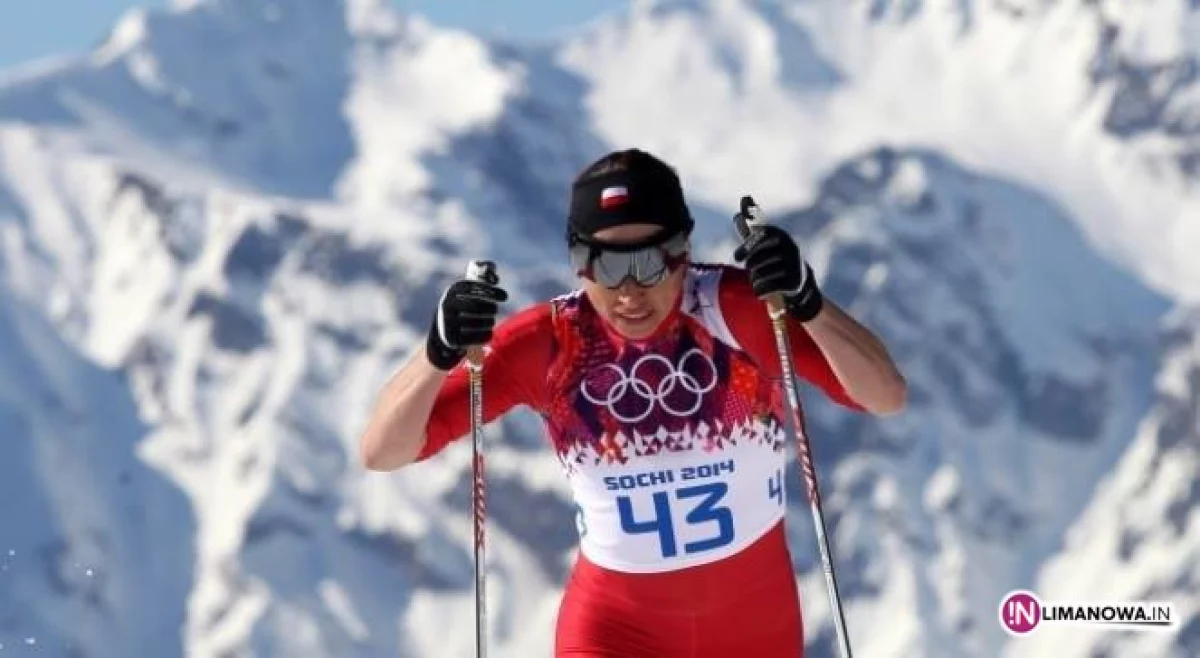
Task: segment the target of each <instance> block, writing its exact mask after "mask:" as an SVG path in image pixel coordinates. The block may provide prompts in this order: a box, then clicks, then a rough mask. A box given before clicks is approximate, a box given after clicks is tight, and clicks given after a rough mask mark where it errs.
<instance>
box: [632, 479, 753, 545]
mask: <svg viewBox="0 0 1200 658" xmlns="http://www.w3.org/2000/svg"><path fill="white" fill-rule="evenodd" d="M727 493H729V485H728V484H726V483H724V482H708V483H705V484H697V485H694V486H690V487H681V488H679V489H675V490H673V491H669V492H668V491H656V492H655V493H654V494H653V495H652V496H651V501H652V503H653V509H654V512H653V516H650V515H646V516H643V517H640V518H639V517H638V516H637V515H635V511H634V509H633V501H632V500H631V499H630V497H629V496H618V497H617V513H618V514H619V515H620V517H621V529H622V530H624V531H625V532H627V533H629V534H643V533H657V534H658V541H659V546H660V548H661V549H662V556H663V557H664V558H667V557H675V556H676V555H678V554H679V540H678V536H677V534H676V529H675V527H676V526H675V523H676V519H675V518H674V513H673V512H672V505H671V498H672V497H673V498H675V499H676V500H678V501H681V503H682V505H681V506H682V507H684V508H686V510H687V511H686V512H684V514H683V519H682V522H683V523H684V524H685V525H686V526H689V527H697V526H698V527H702V528H705V529H707V531H708V532H707V533H706V535H707V536H705V537H704V538H702V539H696V540H694V541H689V542H685V543H684V544H683V552H684V553H685V554H688V555H690V554H693V553H702V552H704V551H711V550H712V549H714V548H720V547H722V546H725V545H727V544H729V543H731V542H732V541H733V539H734V533H733V512H731V511H730V510H729V508H728V507H725V506H723V505H720V504H719V503H720V502H721V500H722V499H723V498H724V497H725V494H727ZM647 517H648V518H647ZM689 534H691V533H689Z"/></svg>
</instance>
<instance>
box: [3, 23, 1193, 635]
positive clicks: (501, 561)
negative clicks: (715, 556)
mask: <svg viewBox="0 0 1200 658" xmlns="http://www.w3.org/2000/svg"><path fill="white" fill-rule="evenodd" d="M1193 5H1194V3H1191V4H1189V3H1187V2H1184V1H1183V0H1156V1H1152V2H1143V3H1137V4H1130V3H1117V2H1095V1H1084V0H1059V1H1056V2H1018V1H1017V0H1005V1H1004V2H978V1H975V0H956V1H955V2H948V1H947V2H931V1H928V0H926V1H924V2H922V1H920V0H911V1H906V2H888V1H875V2H871V3H865V2H858V1H853V2H847V1H844V0H807V1H802V0H793V1H767V0H759V1H751V0H712V1H706V2H636V3H633V4H631V5H630V7H628V8H627V9H624V10H621V11H617V12H614V13H612V14H610V15H607V16H604V17H601V18H599V19H597V20H596V21H595V22H593V23H591V24H589V25H585V26H582V27H581V28H580V29H579V30H578V31H577V32H575V33H572V34H568V35H565V36H563V37H562V38H561V39H560V40H557V41H554V42H549V43H542V44H529V43H512V42H502V41H498V40H485V39H481V38H479V37H477V36H474V35H471V34H467V33H464V32H461V31H456V30H449V29H445V28H442V27H438V26H434V25H431V24H429V23H427V22H426V21H424V20H422V19H420V18H419V17H413V16H404V15H399V14H397V13H396V12H394V11H393V10H391V9H390V8H389V7H388V6H387V5H386V4H385V3H384V2H382V0H378V1H377V0H196V1H192V2H182V1H179V2H177V3H176V5H175V6H174V7H173V8H172V9H170V10H169V11H168V10H164V11H135V12H132V13H130V14H128V15H127V16H126V17H125V18H124V19H123V20H122V21H121V22H120V23H119V25H117V26H116V27H115V28H114V30H113V32H112V33H111V34H110V35H109V37H108V39H107V40H106V41H105V43H103V44H102V45H101V46H99V47H98V48H97V49H96V50H95V51H93V52H91V53H89V54H87V55H86V56H83V57H78V58H64V59H61V60H56V61H51V62H46V63H40V64H36V65H31V66H29V67H26V68H24V69H20V70H16V71H12V72H10V73H8V74H5V75H4V76H2V77H0V281H2V282H3V285H2V286H0V341H2V342H0V345H3V355H0V363H3V365H4V370H3V372H4V373H5V374H7V375H9V376H8V377H6V380H8V381H9V386H7V387H4V388H0V391H3V395H2V396H0V419H2V418H10V419H11V422H3V426H4V427H5V428H7V429H8V431H7V432H6V436H8V437H10V438H9V439H8V440H9V442H10V443H11V444H13V446H14V447H13V448H10V451H9V452H8V453H6V454H7V455H9V456H10V457H13V459H11V460H7V461H5V462H4V463H5V465H6V467H7V469H8V470H6V472H5V476H4V478H3V482H4V483H5V485H4V487H5V489H4V490H5V492H6V493H8V494H9V498H8V499H7V500H8V501H10V502H7V503H6V504H5V506H4V507H0V509H3V510H4V517H3V519H0V567H2V569H0V584H3V585H4V587H0V645H2V650H3V651H4V652H5V654H6V655H7V654H8V653H10V652H11V653H12V654H14V655H25V653H29V654H30V655H32V653H33V652H34V651H37V652H40V654H41V655H67V656H70V655H88V656H93V655H96V656H108V655H111V656H133V655H137V656H142V655H147V656H156V657H157V656H164V657H169V656H177V655H178V656H183V655H186V656H189V657H190V656H196V657H209V656H213V657H215V656H247V657H249V656H255V657H258V656H287V657H289V658H290V657H293V656H295V657H300V658H302V657H308V656H313V657H317V656H339V657H341V656H347V657H348V656H364V657H365V656H381V655H388V656H420V657H426V656H431V657H433V656H455V657H457V656H463V655H469V653H470V648H471V646H472V636H471V634H470V633H468V632H464V633H462V635H461V636H456V635H454V634H453V633H452V632H451V631H454V630H456V629H457V630H463V631H468V630H469V629H470V628H471V625H472V614H473V598H472V592H471V587H472V580H471V553H470V543H469V536H470V515H469V511H468V508H467V504H468V488H467V486H466V485H467V479H468V477H469V462H468V458H469V447H468V446H466V445H465V444H464V445H462V446H460V447H458V448H452V449H450V450H448V451H447V452H446V453H445V454H444V455H442V456H439V458H438V459H436V460H434V461H432V462H430V463H428V464H422V465H419V466H415V467H412V468H411V469H407V470H404V471H401V472H399V473H395V474H387V475H384V474H367V473H365V472H364V471H363V469H362V468H361V467H360V466H359V465H358V463H357V460H356V454H355V448H356V446H355V438H356V435H357V432H358V431H359V429H360V428H361V426H362V423H363V422H364V420H365V414H366V413H367V412H368V410H369V408H370V405H371V403H372V402H373V399H374V395H375V393H376V392H377V390H378V387H379V385H380V384H381V383H382V381H383V380H384V379H385V378H386V377H387V376H388V375H389V374H390V373H391V372H392V371H393V370H394V368H395V367H397V365H399V363H400V362H402V360H403V359H404V358H406V356H407V354H408V353H409V352H410V351H411V350H412V349H414V348H418V347H419V345H420V341H421V340H422V337H423V334H424V331H425V327H426V326H427V323H428V314H429V313H430V310H431V308H432V304H433V302H434V300H435V299H436V296H437V295H438V294H439V293H440V290H441V289H442V287H443V286H444V285H445V284H446V283H447V282H448V281H449V280H450V278H451V277H453V276H457V275H459V273H460V272H461V270H462V269H463V267H464V265H465V261H466V259H467V258H474V257H490V258H494V259H496V260H498V261H499V262H500V263H501V268H502V269H501V275H502V277H503V278H504V280H505V281H506V283H507V284H508V285H509V287H510V290H511V292H512V293H513V302H512V303H511V305H510V306H511V307H512V308H516V307H518V306H520V305H521V304H523V303H526V302H529V301H532V300H534V299H539V298H544V297H545V296H547V295H549V294H553V293H557V292H560V291H562V290H564V289H565V288H566V287H567V286H569V285H571V280H570V279H569V278H568V277H567V276H566V274H567V272H566V268H565V262H564V260H565V259H564V255H563V253H562V247H561V243H560V241H559V240H560V239H561V231H562V218H561V217H562V213H563V207H564V204H565V201H566V195H567V186H568V183H569V180H570V179H571V177H572V176H573V175H574V173H575V171H576V170H577V169H578V168H579V167H581V166H582V165H584V164H585V163H586V162H588V161H589V160H591V159H592V158H594V157H595V156H596V155H598V154H600V153H602V152H603V151H605V150H607V149H609V148H618V147H624V146H627V145H630V144H633V145H639V146H642V147H645V148H649V149H650V150H653V151H655V152H657V153H659V154H661V155H663V156H664V157H666V158H667V159H669V160H670V161H672V162H673V163H675V164H677V165H678V167H679V169H680V172H681V174H682V175H683V177H684V181H685V184H686V185H687V187H688V192H689V196H690V198H691V199H692V200H693V210H694V211H695V213H696V215H697V217H698V219H699V221H700V227H699V229H698V232H699V234H700V236H699V239H698V243H699V244H701V245H703V248H704V251H705V255H706V256H707V257H709V258H714V259H721V260H725V259H727V258H728V254H729V253H731V252H732V243H731V242H730V241H729V238H730V236H731V227H730V223H729V217H730V214H731V213H732V211H733V209H734V208H735V207H736V203H737V200H738V199H739V198H740V196H741V195H742V194H746V193H752V194H754V195H755V197H756V199H757V200H758V201H759V202H760V203H762V204H763V206H764V207H765V208H766V209H767V210H768V211H769V212H771V213H772V214H773V215H774V216H775V218H776V220H777V221H779V222H781V223H783V224H785V225H787V226H788V227H789V228H790V229H792V230H793V231H794V233H795V234H796V235H797V236H799V237H801V238H802V240H803V243H804V245H805V248H806V252H807V253H808V254H809V255H810V257H811V258H812V260H813V262H814V267H815V268H816V269H817V271H818V274H819V276H820V277H821V279H822V281H823V282H824V285H825V287H826V289H827V291H828V292H829V294H830V295H831V296H832V297H833V298H834V299H836V300H837V301H839V302H840V303H842V304H843V305H844V306H846V307H847V308H849V309H850V310H851V311H852V312H854V313H855V314H856V315H858V316H859V317H861V318H863V319H865V320H866V321H867V322H868V323H869V324H871V325H872V326H873V327H876V328H877V329H878V330H879V331H880V333H881V334H882V335H883V336H884V338H885V339H886V340H887V341H888V344H889V346H890V347H891V348H892V349H893V351H894V353H895V354H896V356H897V357H898V358H899V360H900V362H901V365H902V368H903V369H904V371H905V373H906V374H907V375H908V377H909V381H910V385H911V387H912V396H911V408H910V410H909V411H908V412H906V413H905V414H903V415H901V416H898V417H895V418H889V419H884V420H876V419H872V418H868V417H863V416H848V415H846V414H843V413H840V412H837V411H836V410H835V409H833V408H832V407H830V406H829V405H828V404H825V403H824V402H823V401H821V400H820V399H817V398H815V397H813V396H810V398H811V399H810V400H809V402H810V405H811V409H810V416H811V421H810V423H811V426H812V427H811V429H812V433H813V435H814V440H815V441H816V452H817V455H816V457H817V460H818V465H819V467H820V469H821V473H822V476H823V478H824V479H823V483H824V487H825V490H826V499H827V504H828V506H829V510H828V514H829V517H830V521H831V523H832V528H831V531H832V532H831V539H832V541H833V544H834V547H835V549H836V552H837V558H838V567H839V577H840V579H841V581H842V582H843V587H844V592H843V594H844V595H845V597H846V603H847V611H848V614H849V621H850V626H851V632H852V635H853V638H854V643H855V648H856V650H857V652H858V653H859V654H861V655H864V656H872V657H876V656H879V657H892V656H895V657H900V656H905V657H908V656H929V657H931V658H939V657H942V656H947V657H948V656H955V657H963V656H971V657H974V656H1000V655H1006V654H1004V652H1005V651H1008V652H1009V653H1010V654H1011V655H1041V654H1042V653H1045V654H1046V655H1049V654H1050V652H1051V651H1053V652H1055V654H1054V655H1055V656H1056V658H1065V657H1066V656H1081V657H1083V656H1088V657H1091V656H1114V657H1116V656H1122V657H1123V656H1127V655H1129V656H1164V657H1169V658H1176V657H1179V656H1194V655H1198V654H1200V644H1198V643H1200V635H1198V634H1197V632H1196V630H1195V629H1196V624H1197V623H1198V622H1197V621H1196V620H1197V619H1200V600H1197V599H1196V597H1195V587H1194V585H1195V583H1196V582H1197V580H1196V579H1197V578H1200V574H1197V572H1196V569H1197V566H1196V565H1197V563H1198V562H1197V559H1196V558H1197V556H1198V552H1200V538H1198V537H1197V526H1198V524H1197V522H1196V519H1195V516H1194V515H1189V512H1190V509H1191V503H1194V502H1195V500H1196V492H1195V488H1196V485H1195V482H1196V481H1197V470H1196V455H1195V453H1196V447H1197V445H1198V444H1197V438H1200V436H1198V434H1197V430H1196V422H1197V421H1196V419H1197V414H1200V403H1198V402H1197V398H1196V391H1197V390H1200V388H1198V387H1197V385H1196V382H1195V381H1194V379H1195V376H1194V375H1189V374H1188V373H1191V372H1194V371H1195V367H1196V366H1195V363H1196V358H1195V345H1196V340H1197V339H1196V336H1197V335H1200V324H1198V323H1197V322H1196V315H1195V311H1194V310H1192V311H1189V308H1190V307H1192V306H1193V305H1194V304H1196V302H1197V301H1198V300H1200V268H1198V267H1197V265H1196V262H1197V261H1195V260H1193V258H1192V254H1193V253H1195V252H1196V251H1197V247H1200V222H1197V221H1195V218H1196V217H1197V216H1200V192H1198V191H1197V190H1200V92H1198V91H1197V89H1200V83H1198V82H1197V77H1198V76H1200V73H1198V69H1197V66H1198V58H1200V9H1197V8H1195V7H1194V6H1193ZM1173 307H1174V308H1173ZM1168 311H1173V312H1172V314H1171V315H1170V316H1169V321H1168V322H1166V323H1163V322H1162V321H1161V318H1163V317H1168V316H1167V313H1168ZM18 382H19V385H17V384H18ZM489 430H490V432H491V438H492V439H493V440H494V443H493V445H494V448H493V451H492V452H491V453H490V454H489V457H490V459H491V461H490V462H489V476H490V478H491V479H490V482H489V483H490V486H491V488H490V490H489V491H490V500H489V504H490V512H491V516H490V518H491V520H492V524H491V526H490V529H491V535H490V541H491V542H492V543H491V550H492V554H491V558H492V565H491V569H492V571H491V576H492V581H491V583H490V584H491V588H492V591H493V595H494V597H495V599H494V601H493V604H492V608H491V609H492V610H493V611H494V614H495V615H496V619H495V638H496V647H495V648H496V650H497V651H496V655H503V656H520V657H535V656H546V655H549V654H550V647H551V642H552V629H553V621H554V616H555V613H556V608H557V597H558V593H559V591H560V590H559V588H560V587H561V584H562V582H563V578H564V574H565V573H566V569H567V568H568V567H569V564H570V560H571V559H572V557H573V549H574V542H575V537H574V526H573V524H572V514H571V507H570V503H569V501H568V499H567V492H566V487H565V480H564V478H563V477H562V476H561V474H560V473H559V471H558V466H557V464H556V462H555V460H554V459H553V457H552V456H551V455H550V453H549V451H548V450H547V449H546V448H545V446H544V445H543V443H542V438H541V433H540V428H539V427H538V425H537V423H536V422H535V419H534V418H533V417H532V415H530V414H527V413H523V412H522V413H518V414H516V415H514V416H511V417H510V418H508V419H506V420H505V421H503V422H502V423H497V424H496V425H495V426H493V427H491V428H489ZM797 484H798V480H796V479H794V478H793V480H792V486H793V490H792V493H793V500H795V501H800V500H801V496H800V492H799V490H798V489H797V488H796V485H797ZM134 502H138V503H145V505H146V506H145V507H143V508H135V507H133V506H132V504H133V503H134ZM791 528H792V539H793V548H794V551H795V553H796V559H797V566H798V567H799V568H800V569H801V570H802V572H803V575H802V581H801V583H802V586H803V592H804V597H805V612H806V618H807V623H808V625H809V633H810V637H811V639H810V655H813V656H824V655H829V656H832V655H833V653H832V644H831V640H832V629H831V627H830V626H829V625H828V620H827V610H826V604H825V595H824V592H823V582H822V579H821V576H820V574H819V569H818V568H817V567H815V566H814V561H815V551H814V550H813V548H814V545H813V541H812V531H811V528H810V521H809V520H808V516H807V510H805V509H803V507H802V506H801V505H799V503H797V505H796V508H795V510H794V513H793V515H792V517H791ZM10 550H11V551H12V554H8V553H7V551H10ZM6 555H7V557H5V556H6ZM89 570H90V571H89ZM81 572H82V573H83V576H80V573H81ZM10 583H11V584H12V587H11V588H10V587H9V584H10ZM1019 587H1024V588H1031V589H1034V590H1035V591H1039V592H1044V593H1045V595H1046V596H1048V597H1055V598H1069V597H1080V596H1092V595H1095V596H1103V597H1142V596H1147V597H1149V596H1164V597H1174V600H1175V601H1176V603H1177V605H1178V606H1179V608H1180V613H1181V615H1183V622H1184V623H1183V624H1182V628H1181V629H1180V632H1179V633H1177V634H1169V635H1164V636H1157V637H1155V638H1142V637H1132V638H1130V637H1124V636H1120V637H1118V636H1115V635H1104V634H1085V633H1082V632H1080V631H1078V630H1071V631H1067V632H1063V633H1061V634H1049V633H1048V634H1046V635H1042V634H1041V632H1040V631H1039V634H1038V635H1037V636H1035V637H1033V638H1028V639H1022V640H1013V641H1009V639H1008V638H1007V636H1005V635H1004V634H1003V632H1002V631H1001V629H1000V627H999V625H998V623H997V618H996V606H997V605H998V604H999V599H1000V597H1001V596H1002V595H1003V594H1004V593H1005V592H1007V591H1008V590H1010V589H1014V588H1019ZM10 593H11V594H10ZM1189 597H1190V598H1189ZM147 620H150V621H147ZM27 639H30V640H33V642H32V643H27V642H26V640H27ZM1039 652H1040V653H1039Z"/></svg>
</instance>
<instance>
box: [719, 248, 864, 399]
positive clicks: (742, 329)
mask: <svg viewBox="0 0 1200 658" xmlns="http://www.w3.org/2000/svg"><path fill="white" fill-rule="evenodd" d="M719 294H720V304H721V314H722V315H723V316H724V318H725V325H726V326H727V327H728V328H729V331H730V333H732V334H733V337H734V338H735V339H736V340H737V342H738V343H739V344H740V345H741V347H742V349H743V350H745V351H746V353H747V354H749V355H750V357H751V358H752V359H754V361H755V362H756V363H757V364H758V366H759V367H760V368H762V369H763V371H765V372H766V373H767V376H769V377H771V378H772V379H781V378H782V377H783V371H782V369H781V368H780V367H779V350H778V348H777V347H776V345H775V330H774V329H773V328H772V326H771V316H770V315H769V313H768V311H767V305H766V303H764V302H763V301H762V300H760V299H759V298H758V297H757V296H756V295H755V294H754V289H753V288H751V287H750V280H749V278H748V276H747V275H746V271H745V270H741V269H736V268H727V269H726V270H725V273H724V274H723V275H722V277H721V291H720V293H719ZM787 328H788V340H789V341H790V343H791V348H792V368H793V369H794V371H795V372H796V374H797V375H798V376H800V377H801V378H803V379H805V380H807V381H808V382H810V383H812V384H813V385H814V386H816V387H817V388H819V389H821V390H822V391H823V392H824V393H825V395H827V396H829V398H830V399H832V400H833V401H834V402H837V403H838V404H840V405H842V406H844V407H847V408H849V409H853V410H855V411H862V410H863V409H864V407H863V406H862V405H860V404H859V403H857V402H855V401H854V399H853V398H851V397H850V394H849V393H848V392H846V387H845V386H843V385H842V383H841V381H839V380H838V378H837V375H836V374H835V373H834V371H833V368H832V367H831V366H830V365H829V359H828V358H826V356H825V354H824V352H822V351H821V348H820V347H818V346H817V344H816V342H814V341H813V339H812V336H810V335H809V333H808V330H806V329H805V328H804V325H803V324H801V323H799V322H797V321H795V320H792V319H791V318H789V319H788V321H787Z"/></svg>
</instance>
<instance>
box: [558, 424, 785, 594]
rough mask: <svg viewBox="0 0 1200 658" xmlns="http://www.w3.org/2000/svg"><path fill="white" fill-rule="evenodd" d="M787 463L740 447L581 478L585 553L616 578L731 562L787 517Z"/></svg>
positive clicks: (577, 485) (756, 446)
mask: <svg viewBox="0 0 1200 658" xmlns="http://www.w3.org/2000/svg"><path fill="white" fill-rule="evenodd" d="M784 462H785V457H784V453H783V452H782V451H777V450H773V449H772V448H771V447H770V446H769V445H767V444H764V443H754V442H742V443H738V444H736V445H731V446H728V447H726V448H725V449H723V450H721V451H720V452H716V453H713V454H706V453H703V452H700V451H689V452H683V453H664V454H659V455H654V456H650V457H641V458H638V459H635V460H631V462H630V463H628V464H624V465H602V466H595V467H593V468H589V469H585V470H580V471H576V472H575V473H574V474H573V475H572V485H573V488H574V491H575V500H576V504H577V517H576V523H577V526H578V529H579V533H580V550H581V551H582V552H583V554H584V555H585V556H586V557H587V558H588V559H589V560H591V561H592V562H594V563H596V564H598V565H600V566H603V567H607V568H611V569H615V570H619V571H632V572H656V571H670V570H675V569H679V568H682V567H686V566H693V565H697V564H704V563H706V562H711V561H714V560H718V559H721V558H723V557H727V556H729V555H732V554H734V553H736V552H738V551H739V550H741V549H742V548H744V547H746V546H747V545H749V544H750V543H752V542H754V540H756V539H758V538H759V537H761V536H762V535H763V534H764V533H766V532H767V531H768V530H770V529H771V528H772V527H774V526H775V524H777V523H778V522H779V520H780V519H781V518H782V516H783V512H784V506H785V504H786V502H787V501H786V496H785V494H784V488H783V472H784V466H785V463H784Z"/></svg>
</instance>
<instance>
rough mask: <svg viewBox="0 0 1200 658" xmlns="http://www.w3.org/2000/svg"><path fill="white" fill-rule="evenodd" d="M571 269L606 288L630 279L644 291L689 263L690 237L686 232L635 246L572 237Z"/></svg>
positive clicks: (577, 236) (653, 239) (634, 244)
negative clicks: (685, 263)
mask: <svg viewBox="0 0 1200 658" xmlns="http://www.w3.org/2000/svg"><path fill="white" fill-rule="evenodd" d="M570 252H571V267H572V268H574V270H575V274H577V275H579V276H582V277H584V278H586V279H588V280H590V281H594V282H596V283H598V284H600V285H602V286H604V287H606V288H619V287H620V286H621V284H622V283H624V282H625V280H626V279H632V280H633V282H634V283H636V284H637V285H639V286H642V287H643V288H650V287H652V286H656V285H658V284H659V283H662V281H663V279H665V278H667V274H669V273H670V272H673V271H675V269H676V268H678V267H679V266H680V265H682V264H683V263H684V262H686V261H687V252H688V236H687V234H686V233H684V232H677V233H674V234H672V235H670V236H668V237H666V238H661V237H655V238H651V240H649V241H645V242H637V243H632V244H613V243H609V242H595V241H592V240H588V239H586V238H584V237H582V236H580V235H572V236H571V242H570Z"/></svg>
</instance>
